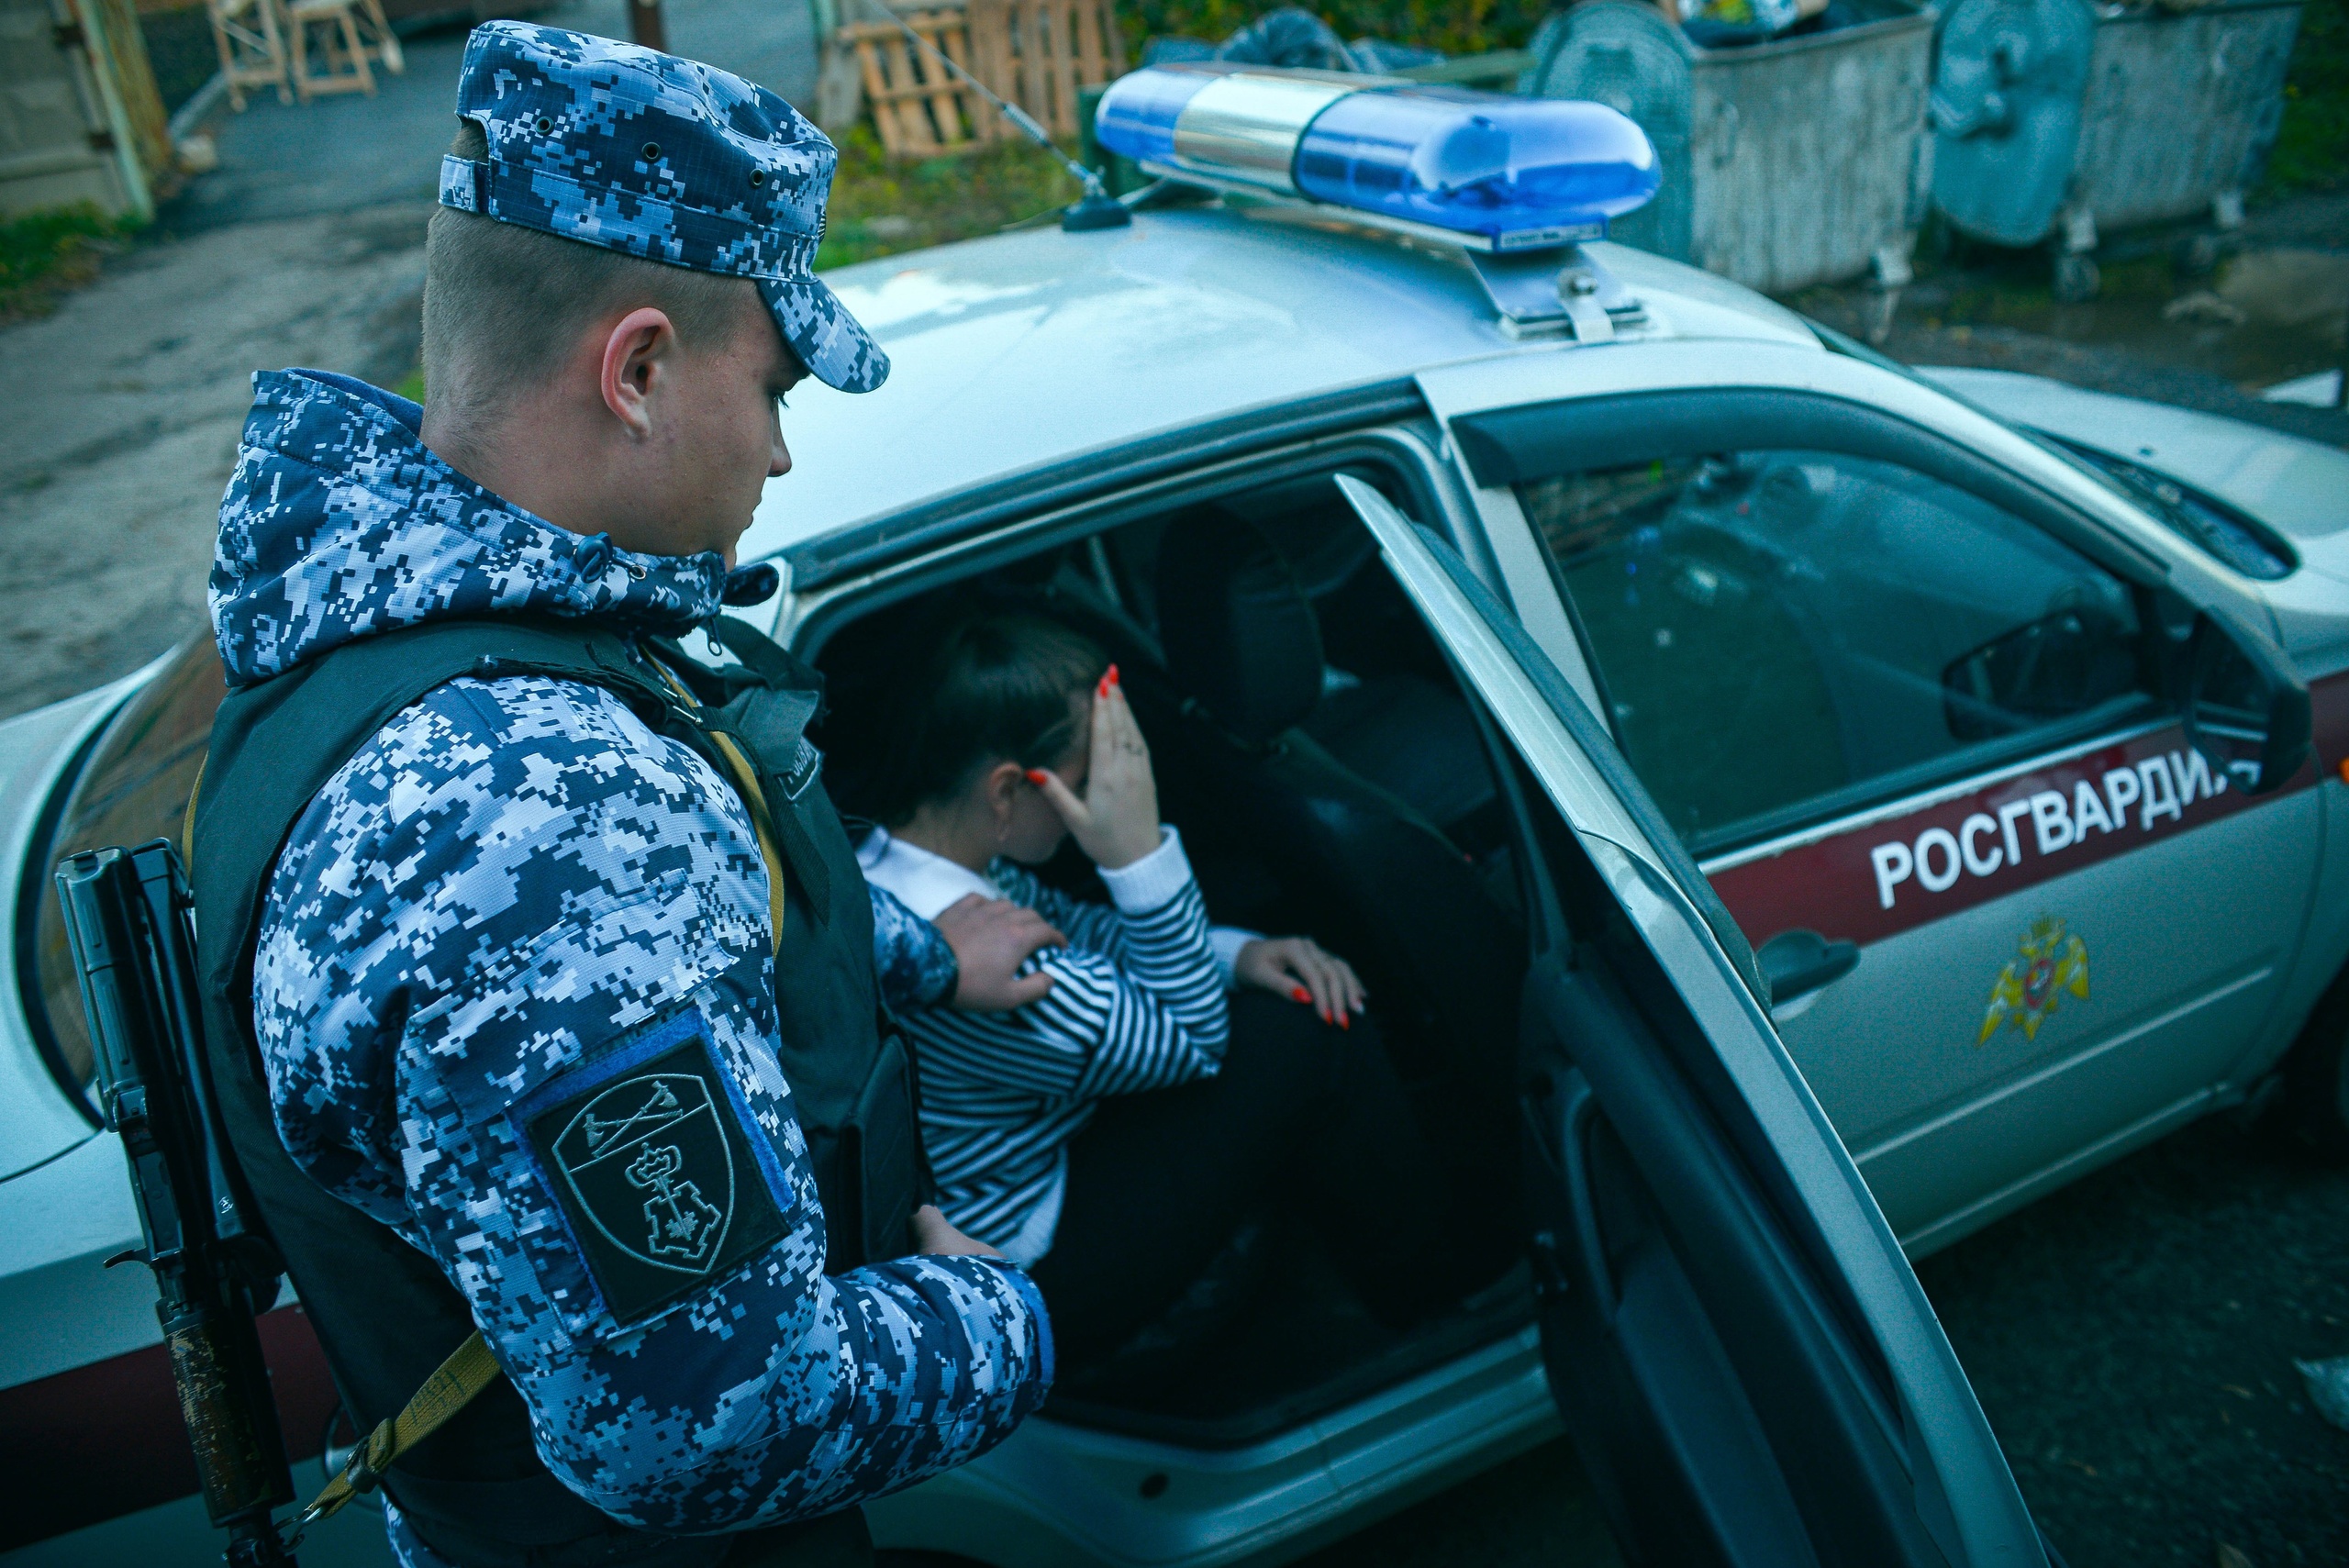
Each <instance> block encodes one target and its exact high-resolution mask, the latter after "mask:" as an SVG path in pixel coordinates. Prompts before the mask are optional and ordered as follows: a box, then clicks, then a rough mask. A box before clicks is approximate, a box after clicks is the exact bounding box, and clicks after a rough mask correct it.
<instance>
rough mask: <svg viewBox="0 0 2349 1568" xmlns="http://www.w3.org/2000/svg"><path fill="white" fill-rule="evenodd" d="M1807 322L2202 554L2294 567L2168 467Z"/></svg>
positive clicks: (1850, 354) (2287, 549)
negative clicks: (1994, 403)
mask: <svg viewBox="0 0 2349 1568" xmlns="http://www.w3.org/2000/svg"><path fill="white" fill-rule="evenodd" d="M1804 323H1805V325H1807V326H1809V328H1810V329H1811V330H1812V331H1813V332H1815V333H1817V334H1818V336H1819V341H1820V344H1821V346H1823V347H1824V348H1825V349H1826V350H1828V351H1829V352H1830V353H1836V354H1842V355H1843V356H1844V357H1846V358H1847V359H1854V360H1859V361H1863V362H1865V363H1867V364H1871V365H1874V366H1875V367H1876V369H1878V370H1882V371H1889V372H1891V373H1893V374H1895V375H1898V376H1901V377H1903V378H1905V379H1907V380H1909V381H1913V382H1915V383H1917V384H1919V385H1920V386H1930V387H1932V389H1933V390H1934V391H1935V392H1938V393H1940V394H1941V395H1943V396H1944V397H1952V398H1955V399H1956V400H1957V401H1958V402H1960V403H1963V404H1965V406H1967V407H1968V408H1971V409H1973V410H1974V411H1975V412H1976V413H1977V414H1980V415H1982V416H1983V417H1985V418H1989V419H1997V420H1998V423H1999V424H2001V425H2004V426H2005V427H2006V428H2009V429H2010V430H2012V431H2014V432H2015V433H2016V434H2017V435H2019V436H2021V437H2022V438H2023V439H2025V440H2027V441H2029V442H2031V443H2032V445H2033V446H2035V447H2038V448H2039V449H2040V450H2043V451H2044V452H2047V453H2048V454H2050V455H2051V456H2053V457H2055V458H2059V459H2061V460H2062V461H2063V462H2065V464H2066V465H2067V466H2069V467H2070V468H2072V469H2073V470H2074V471H2076V473H2081V474H2084V475H2086V476H2087V478H2089V479H2092V480H2094V481H2095V482H2096V483H2097V484H2099V485H2101V486H2102V487H2103V488H2104V489H2106V490H2109V491H2110V492H2112V493H2113V494H2114V495H2118V496H2120V497H2121V499H2122V500H2124V501H2126V502H2128V503H2129V504H2130V505H2131V506H2134V507H2136V508H2137V509H2138V510H2139V511H2141V512H2145V513H2148V514H2150V515H2151V516H2152V517H2153V518H2154V520H2155V521H2156V522H2158V523H2160V524H2161V525H2162V526H2163V527H2165V528H2168V529H2169V530H2170V532H2172V533H2174V534H2176V535H2177V536H2178V537H2179V538H2180V539H2184V540H2186V541H2187V542H2188V544H2191V545H2193V546H2194V547H2195V548H2196V549H2198V550H2201V551H2202V552H2203V553H2204V554H2206V555H2209V556H2210V557H2211V558H2212V559H2213V560H2216V561H2218V562H2221V564H2223V565H2226V566H2229V567H2232V569H2234V570H2235V571H2237V572H2240V573H2243V575H2244V576H2246V577H2251V578H2254V579H2256V580H2258V581H2260V582H2263V583H2272V582H2274V581H2276V580H2277V579H2278V578H2281V577H2288V576H2289V575H2291V573H2292V572H2293V570H2294V569H2295V568H2296V567H2298V566H2299V560H2298V558H2296V557H2295V556H2294V555H2293V553H2292V548H2291V546H2289V545H2288V544H2286V543H2285V542H2284V541H2283V539H2279V538H2277V536H2276V534H2275V533H2273V532H2272V531H2271V530H2269V529H2267V528H2264V527H2262V526H2261V525H2260V524H2258V523H2256V522H2254V521H2253V520H2252V519H2251V518H2249V517H2245V516H2243V514H2242V513H2240V512H2238V511H2236V510H2235V509H2234V508H2233V507H2232V506H2227V505H2226V504H2225V503H2224V502H2222V501H2220V500H2218V499H2216V498H2215V497H2213V496H2210V495H2204V494H2202V493H2201V492H2200V491H2199V490H2196V489H2194V488H2193V487H2191V486H2190V485H2185V484H2179V483H2178V482H2177V481H2176V480H2175V479H2172V478H2170V477H2169V476H2168V475H2167V474H2165V473H2156V472H2155V471H2154V470H2152V469H2149V468H2144V467H2142V466H2140V465H2139V464H2136V463H2133V462H2129V461H2128V460H2127V459H2126V458H2120V457H2115V456H2113V455H2112V454H2111V453H2110V452H2104V451H2099V450H2096V449H2095V448H2093V447H2089V446H2086V445H2082V444H2080V443H2077V442H2074V441H2067V440H2064V439H2060V438H2057V437H2054V436H2050V435H2048V434H2046V433H2044V432H2043V431H2040V430H2034V429H2032V428H2030V427H2029V426H2026V425H2018V424H2016V423H2015V422H2014V421H2013V420H2011V419H2007V418H2002V417H1999V416H1998V414H1997V413H1995V412H1993V411H1992V410H1990V409H1987V408H1985V407H1983V406H1981V405H1980V404H1978V403H1976V402H1975V401H1973V400H1972V399H1971V398H1969V397H1967V396H1965V395H1964V394H1963V393H1959V392H1956V391H1954V390H1953V389H1952V388H1949V387H1946V386H1943V385H1942V384H1939V383H1937V382H1934V381H1932V380H1931V379H1930V378H1928V377H1925V376H1922V375H1920V374H1919V373H1917V372H1916V371H1915V370H1913V369H1911V368H1910V367H1909V366H1908V365H1904V364H1902V363H1901V362H1900V361H1898V360H1896V359H1894V358H1892V357H1891V356H1890V355H1888V354H1886V353H1883V352H1882V351H1880V350H1876V349H1873V348H1870V347H1869V346H1868V345H1867V344H1865V343H1864V342H1862V341H1860V339H1857V338H1854V337H1852V336H1850V335H1849V334H1848V333H1843V332H1838V331H1837V330H1835V328H1832V327H1829V326H1826V325H1825V324H1823V323H1821V322H1818V321H1813V320H1811V319H1810V318H1809V317H1804Z"/></svg>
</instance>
